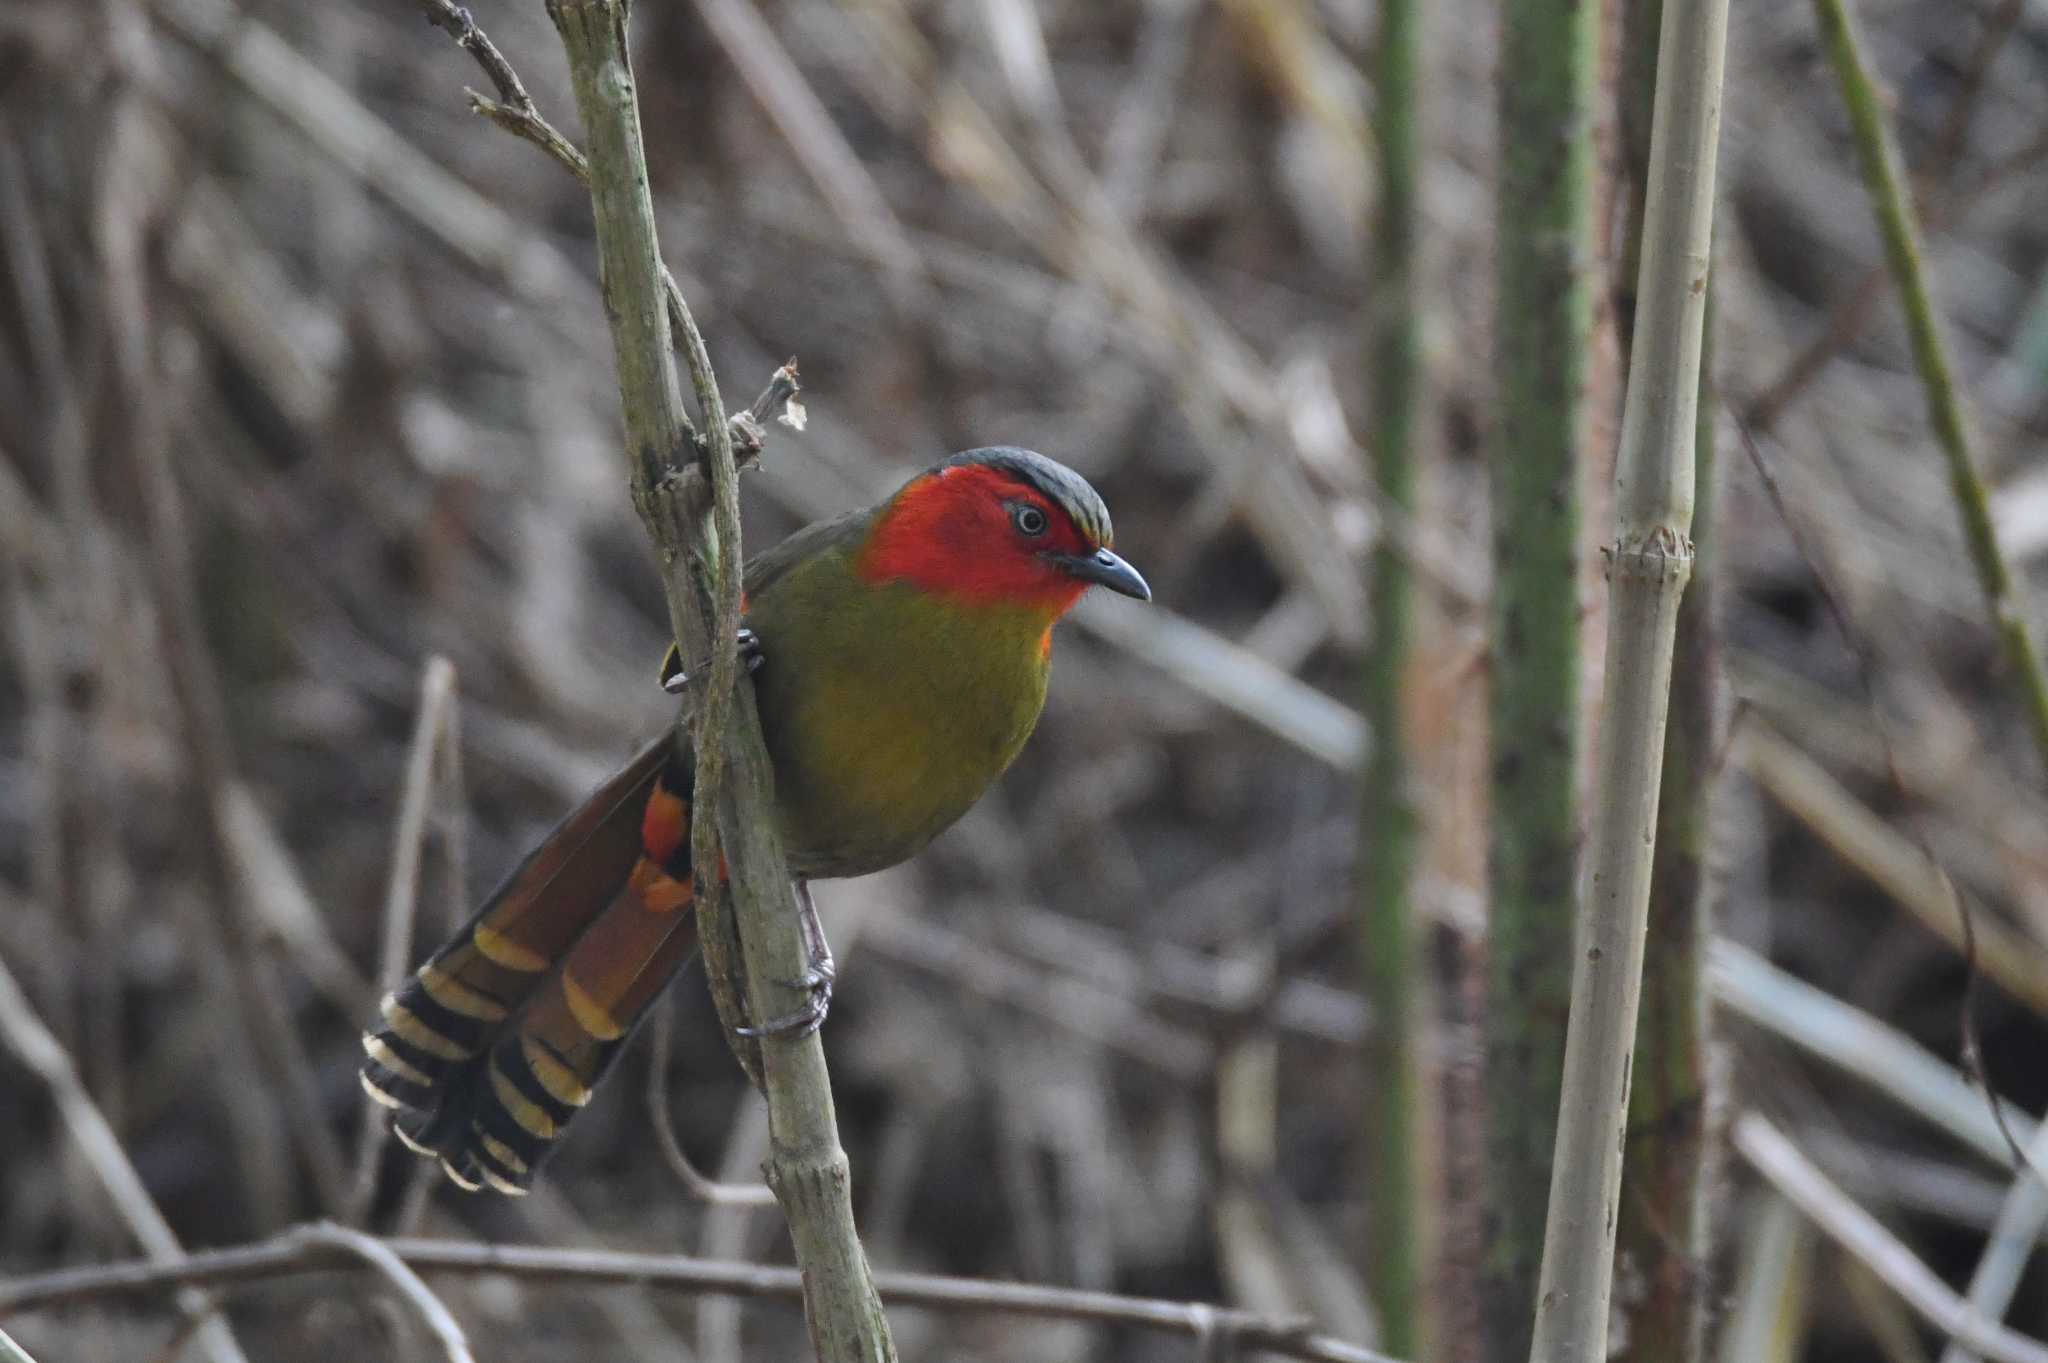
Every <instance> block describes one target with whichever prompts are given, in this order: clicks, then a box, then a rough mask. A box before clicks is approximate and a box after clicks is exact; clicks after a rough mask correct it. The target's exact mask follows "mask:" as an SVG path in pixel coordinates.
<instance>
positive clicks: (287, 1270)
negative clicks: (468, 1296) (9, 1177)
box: [0, 1227, 1394, 1363]
mask: <svg viewBox="0 0 2048 1363" xmlns="http://www.w3.org/2000/svg"><path fill="white" fill-rule="evenodd" d="M309 1229H311V1228H303V1227H302V1228H300V1229H299V1230H296V1231H293V1232H289V1233H287V1234H285V1235H282V1236H279V1237H278V1238H276V1239H273V1240H266V1241H262V1242H259V1243H257V1244H253V1245H241V1246H237V1247H234V1248H231V1249H216V1250H202V1251H200V1252H199V1253H196V1254H193V1255H191V1256H190V1257H188V1258H187V1259H185V1260H184V1261H183V1262H182V1263H177V1264H152V1263H146V1262H142V1261H130V1262H127V1263H118V1264H98V1265H93V1266H91V1267H87V1268H70V1269H60V1270H58V1271H56V1272H53V1273H40V1274H36V1275H35V1276H33V1277H22V1278H15V1279H13V1280H11V1281H7V1282H0V1317H7V1316H12V1315H15V1314H18V1313H20V1312H23V1311H30V1310H45V1309H49V1308H51V1307H58V1306H68V1305H73V1304H76V1303H79V1302H86V1301H93V1300H97V1299H99V1298H102V1297H107V1296H114V1295H126V1294H132V1293H137V1292H161V1291H164V1290H167V1289H169V1288H172V1287H181V1286H182V1287H228V1286H232V1285H235V1284H238V1283H249V1282H262V1281H267V1280H270V1279H273V1278H280V1277H288V1276H290V1275H293V1274H299V1273H313V1272H326V1271H332V1270H336V1269H349V1268H360V1267H361V1266H362V1261H361V1260H360V1259H359V1258H356V1257H354V1256H353V1255H351V1254H349V1253H347V1252H345V1251H343V1250H342V1249H340V1248H339V1247H338V1246H336V1245H335V1244H333V1243H332V1242H331V1241H330V1240H328V1239H324V1238H322V1237H320V1236H315V1235H309V1234H308V1233H307V1232H308V1230H309ZM372 1243H375V1244H378V1245H381V1246H383V1247H384V1248H386V1249H388V1250H390V1252H391V1253H392V1254H394V1255H396V1256H397V1257H398V1258H399V1259H401V1260H403V1261H404V1262H405V1263H406V1264H408V1265H410V1266H411V1267H412V1268H413V1269H415V1270H416V1271H418V1272H421V1273H453V1274H481V1273H492V1274H500V1275H503V1276H505V1277H508V1278H518V1279H521V1280H522V1281H525V1282H530V1283H553V1284H558V1285H563V1286H571V1287H581V1288H587V1287H595V1286H637V1287H653V1288H667V1289H671V1290H677V1291H684V1292H696V1293H703V1294H706V1295H715V1296H725V1297H747V1298H755V1299H760V1300H769V1301H786V1302H794V1301H798V1300H801V1298H802V1295H803V1275H802V1273H801V1271H800V1270H798V1269H794V1268H782V1267H774V1266H770V1265H767V1264H749V1263H736V1262H732V1261H729V1260H719V1259H695V1258H690V1257H688V1256H686V1255H665V1254H621V1253H613V1252H609V1251H604V1250H577V1249H543V1248H536V1247H529V1246H523V1245H478V1244H470V1243H467V1242H460V1241H448V1240H420V1239H390V1240H380V1241H373V1242H372ZM875 1286H876V1287H877V1288H878V1289H879V1290H880V1291H881V1294H882V1296H883V1297H884V1298H885V1299H887V1300H888V1301H889V1302H890V1303H892V1304H893V1305H896V1306H915V1307H922V1308H924V1309H926V1310H932V1311H951V1312H963V1313H980V1314H993V1315H1010V1316H1027V1317H1031V1318H1033V1319H1038V1320H1077V1321H1086V1322H1088V1323H1091V1324H1095V1325H1114V1326H1123V1327H1126V1328H1130V1329H1140V1330H1154V1331H1159V1332H1161V1333H1165V1334H1174V1335H1183V1336H1187V1337H1189V1338H1194V1339H1200V1338H1204V1337H1207V1338H1212V1339H1213V1338H1222V1339H1227V1340H1230V1341H1232V1342H1234V1343H1236V1344H1237V1345H1239V1346H1241V1347H1244V1348H1247V1349H1263V1350H1265V1351H1266V1352H1268V1353H1274V1354H1278V1355H1280V1356H1281V1357H1283V1358H1298V1359H1309V1360H1314V1361H1315V1363H1394V1360H1392V1359H1390V1358H1389V1357H1388V1356H1387V1355H1385V1354H1381V1353H1375V1352H1374V1351H1373V1350H1371V1349H1365V1348H1361V1347H1359V1346H1358V1345H1356V1344H1347V1343H1345V1342H1343V1341H1342V1340H1336V1339H1331V1338H1329V1337H1328V1336H1326V1335H1318V1334H1315V1333H1314V1332H1313V1328H1312V1327H1311V1326H1310V1325H1309V1324H1308V1323H1307V1322H1305V1321H1295V1320H1280V1319H1276V1318H1274V1317H1272V1316H1264V1315H1259V1314H1257V1313H1256V1312H1251V1311H1240V1310H1236V1309H1234V1308H1231V1307H1226V1306H1209V1305H1206V1304H1203V1303H1200V1302H1177V1301H1162V1300H1159V1299H1156V1298H1150V1297H1125V1296H1119V1295H1117V1294H1116V1293H1113V1292H1085V1291H1079V1290H1075V1289H1071V1288H1062V1287H1041V1286H1038V1285H1037V1284H1034V1283H1003V1282H991V1281H988V1280H986V1279H981V1278H948V1277H941V1276H938V1275H936V1274H927V1273H878V1274H876V1275H875Z"/></svg>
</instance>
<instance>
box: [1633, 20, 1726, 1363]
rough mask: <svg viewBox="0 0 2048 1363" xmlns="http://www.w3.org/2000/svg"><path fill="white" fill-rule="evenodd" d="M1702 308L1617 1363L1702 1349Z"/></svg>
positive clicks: (1652, 43) (1639, 173)
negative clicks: (1631, 1282)
mask: <svg viewBox="0 0 2048 1363" xmlns="http://www.w3.org/2000/svg"><path fill="white" fill-rule="evenodd" d="M1663 16H1664V0H1631V2H1630V3H1628V4H1627V5H1626V7H1625V8H1624V9H1623V12H1622V57H1621V61H1622V70H1621V78H1620V88H1621V97H1620V105H1621V117H1620V123H1621V138H1622V154H1623V157H1624V160H1625V164H1626V166H1627V172H1628V202H1629V211H1630V219H1631V224H1630V231H1629V236H1628V240H1627V242H1626V243H1625V251H1626V262H1627V265H1626V268H1627V269H1628V270H1629V274H1628V279H1627V287H1626V290H1625V291H1624V292H1622V295H1621V297H1620V299H1619V300H1618V306H1617V314H1618V316H1617V320H1618V322H1619V324H1620V327H1621V334H1622V336H1623V337H1624V338H1631V337H1633V335H1634V331H1635V288H1634V284H1635V274H1636V272H1637V271H1638V270H1639V269H1640V267H1641V264H1642V245H1643V243H1642V234H1643V216H1644V210H1645V207H1646V196H1647V191H1648V187H1649V169H1650V133H1651V124H1652V122H1653V114H1654V108H1653V106H1654V102H1655V97H1656V82H1657V40H1658V30H1659V29H1660V28H1661V27H1662V23H1663ZM1713 332H1714V307H1713V292H1712V282H1711V275H1710V278H1709V289H1708V297H1707V316H1706V319H1705V321H1704V322H1703V324H1702V335H1701V340H1700V396H1701V399H1703V400H1702V401H1700V402H1699V408H1698V418H1697V421H1698V424H1697V427H1696V432H1695V439H1694V442H1693V459H1694V470H1693V472H1694V493H1693V515H1692V538H1693V558H1694V564H1693V566H1694V573H1693V579H1692V582H1691V584H1690V585H1689V586H1688V588H1687V590H1686V593H1685V595H1684V597H1683V598H1682V599H1681V600H1680V602H1679V606H1678V641H1677V645H1676V651H1675V653H1674V655H1673V664H1672V674H1671V715H1670V722H1669V724H1668V725H1667V726H1666V728H1665V730H1664V775H1663V778H1662V791H1661V794H1660V795H1659V797H1658V802H1657V852H1656V857H1655V860H1654V861H1653V862H1652V864H1651V872H1650V921H1649V939H1648V943H1647V945H1646V947H1645V950H1644V956H1643V998H1642V1010H1641V1013H1640V1015H1639V1016H1638V1017H1637V1020H1636V1057H1637V1058H1636V1065H1635V1082H1634V1083H1633V1084H1632V1085H1631V1086H1630V1092H1629V1117H1628V1134H1627V1148H1626V1151H1625V1153H1624V1155H1623V1158H1622V1182H1623V1185H1624V1186H1626V1187H1629V1188H1632V1189H1634V1190H1636V1191H1635V1193H1634V1195H1632V1196H1630V1197H1628V1198H1626V1199H1624V1200H1623V1203H1622V1208H1621V1225H1620V1228H1619V1231H1618V1240H1617V1244H1618V1245H1619V1253H1620V1255H1621V1257H1622V1259H1623V1260H1624V1261H1625V1262H1627V1263H1629V1264H1631V1265H1633V1266H1634V1269H1635V1272H1636V1276H1637V1277H1638V1279H1639V1280H1640V1282H1641V1283H1642V1289H1641V1291H1639V1292H1636V1293H1633V1294H1631V1296H1630V1299H1629V1300H1628V1301H1627V1303H1626V1304H1625V1305H1624V1306H1623V1308H1622V1309H1623V1310H1624V1311H1625V1312H1626V1314H1627V1318H1628V1331H1627V1333H1628V1338H1629V1341H1630V1352H1631V1356H1632V1357H1635V1358H1641V1359H1660V1360H1668V1361H1669V1363H1691V1361H1692V1360H1696V1359H1698V1358H1700V1357H1701V1355H1702V1349H1703V1348H1704V1345H1705V1321H1706V1312H1705V1309H1704V1307H1705V1301H1704V1293H1703V1291H1702V1288H1703V1287H1704V1285H1705V1283H1706V1282H1707V1274H1706V1273H1705V1271H1704V1265H1705V1264H1706V1262H1707V1258H1708V1254H1709V1253H1710V1249H1711V1241H1710V1235H1709V1231H1708V1225H1707V1214H1708V1210H1709V1207H1708V1198H1707V1195H1706V1190H1707V1186H1708V1180H1709V1164H1710V1162H1711V1161H1712V1159H1713V1151H1712V1148H1711V1144H1710V1138H1709V1134H1708V1125H1707V1114H1708V1107H1709V1094H1708V1091H1707V1088H1708V1076H1709V1070H1708V1067H1707V1064H1706V1049H1705V1038H1706V1034H1707V1026H1708V1008H1707V987H1706V978H1705V976H1706V951H1707V938H1708V934H1709V933H1710V932H1711V931H1712V919H1713V910H1714V901H1715V898H1716V892H1717V889H1718V886H1717V885H1716V884H1715V883H1713V881H1712V880H1711V879H1710V877H1709V867H1708V864H1707V857H1706V852H1707V844H1708V828H1709V822H1710V818H1711V812H1712V811H1711V797H1712V791H1713V785H1714V782H1713V779H1712V777H1713V769H1714V766H1715V754H1716V753H1717V752H1718V751H1719V750H1720V746H1721V732H1722V728H1723V725H1722V716H1721V705H1720V689H1721V687H1720V665H1719V657H1718V655H1719V652H1720V647H1719V644H1720V641H1719V637H1718V635H1719V629H1718V624H1717V621H1716V618H1715V611H1714V604H1713V594H1712V591H1711V587H1712V578H1711V576H1709V575H1708V573H1707V572H1706V571H1705V567H1706V562H1707V556H1708V552H1709V547H1710V535H1711V532H1712V529H1713V507H1714V405H1713V402H1712V401H1711V399H1710V397H1709V395H1708V391H1707V390H1708V387H1709V385H1710V384H1711V383H1712V382H1713V380H1712V368H1713V365H1712V360H1711V354H1712V349H1713V342H1714V335H1713Z"/></svg>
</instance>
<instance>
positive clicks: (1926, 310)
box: [1813, 0, 2048, 769]
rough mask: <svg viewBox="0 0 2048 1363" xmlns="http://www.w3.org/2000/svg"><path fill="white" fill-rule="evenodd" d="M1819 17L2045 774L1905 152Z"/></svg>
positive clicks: (1826, 3)
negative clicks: (1902, 161) (1906, 179)
mask: <svg viewBox="0 0 2048 1363" xmlns="http://www.w3.org/2000/svg"><path fill="white" fill-rule="evenodd" d="M1813 12H1814V18H1815V19H1816V21H1817V22H1818V23H1819V26H1820V37H1821V46H1822V47H1824V48H1825V49H1826V50H1827V54H1828V61H1829V63H1830V64H1831V65H1832V66H1833V67H1834V68H1835V79H1836V80H1837V81H1839V82H1840V84H1841V87H1842V103H1843V105H1844V106H1845V107H1846V108H1847V109H1848V113H1849V127H1850V130H1851V131H1852V133H1853V134H1854V137H1855V142H1856V154H1857V159H1858V160H1859V161H1860V162H1861V163H1862V167H1863V184H1864V187H1865V188H1866V189H1867V190H1869V192H1870V203H1871V207H1872V208H1873V209H1874V210H1875V212H1876V214H1877V228H1878V234H1879V235H1880V236H1881V237H1883V238H1884V253H1885V258H1886V260H1887V261H1889V262H1890V265H1891V271H1892V280H1893V282H1894V283H1895V284H1896V285H1897V286H1898V290H1899V301H1900V303H1901V304H1902V305H1903V306H1904V308H1905V313H1906V336H1907V338H1908V339H1909V340H1910V341H1911V342H1912V346H1913V363H1914V366H1915V368H1917V369H1918V370H1919V372H1920V386H1921V389H1922V390H1923V392H1924V394H1925V396H1926V400H1927V420H1928V423H1929V424H1930V425H1931V426H1933V428H1934V439H1935V443H1937V444H1939V445H1940V446H1941V452H1942V454H1943V455H1944V456H1946V458H1947V459H1948V472H1949V485H1950V487H1951V489H1952V490H1953V492H1954V494H1955V499H1956V510H1957V512H1958V513H1959V514H1960V515H1961V517H1962V521H1963V537H1964V539H1965V540H1966V541H1967V542H1968V544H1969V547H1970V563H1971V566H1973V567H1974V568H1975V569H1976V570H1977V583H1978V586H1979V587H1980V588H1982V590H1983V592H1984V604H1985V607H1986V609H1987V610H1989V612H1990V614H1991V624H1992V628H1993V629H1994V630H1996V631H1997V633H1998V642H1999V646H2000V647H2001V648H2002V649H2003V650H2004V652H2005V660H2006V666H2008V667H2009V668H2011V669H2012V672H2013V675H2014V677H2015V678H2016V679H2017V680H2018V682H2019V687H2020V698H2021V700H2022V701H2024V702H2025V704H2026V707H2027V722H2028V725H2029V727H2030V729H2031V731H2032V733H2033V737H2034V747H2035V749H2036V751H2037V752H2038V753H2039V754H2040V759H2041V764H2042V766H2043V768H2044V769H2048V672H2044V671H2043V669H2042V664H2041V651H2040V650H2039V649H2038V648H2036V647H2035V646H2034V638H2033V630H2032V628H2031V627H2030V626H2029V624H2028V623H2027V614H2026V609H2025V606H2024V603H2023V602H2022V601H2021V600H2020V596H2019V588H2018V586H2017V584H2016V583H2015V581H2014V579H2013V574H2012V569H2011V568H2010V567H2009V566H2008V565H2007V563H2006V558H2005V551H2004V550H2003V549H2001V548H2000V547H1999V543H1998V530H1997V526H1996V524H1995V522H1994V521H1993V520H1992V516H1991V494H1990V492H1989V490H1988V489H1987V488H1986V487H1985V485H1984V474H1983V471H1982V469H1981V468H1980V467H1979V461H1978V458H1977V453H1976V434H1975V431H1974V429H1973V426H1972V423H1971V420H1970V414H1969V409H1968V406H1967V404H1966V403H1965V401H1964V399H1963V394H1962V389H1961V387H1960V386H1959V385H1958V384H1957V382H1956V378H1955V372H1954V370H1953V369H1952V368H1951V367H1950V365H1949V360H1948V343H1947V342H1946V341H1945V340H1944V339H1943V338H1942V330H1941V319H1940V318H1939V317H1938V316H1937V315H1936V313H1935V310H1934V299H1933V295H1932V294H1931V292H1930V291H1929V289H1928V284H1927V271H1926V268H1925V266H1924V265H1923V264H1922V263H1921V255H1920V227H1919V223H1918V221H1917V219H1916V218H1915V216H1914V212H1913V202H1912V198H1911V196H1910V195H1908V194H1907V192H1906V189H1905V186H1904V183H1903V179H1902V177H1901V175H1900V174H1899V156H1898V151H1897V149H1896V148H1895V147H1894V146H1893V145H1892V139H1891V132H1890V129H1889V128H1888V127H1887V126H1886V124H1885V119H1884V109H1883V105H1882V102H1881V101H1880V100H1879V98H1878V94H1877V87H1876V86H1875V84H1873V83H1872V81H1871V79H1870V71H1869V68H1868V67H1867V66H1866V65H1865V64H1864V61H1863V54H1862V51H1861V49H1860V47H1859V45H1858V43H1857V39H1856V26H1855V24H1854V22H1853V21H1852V20H1851V19H1850V17H1849V10H1848V5H1847V3H1846V0H1813Z"/></svg>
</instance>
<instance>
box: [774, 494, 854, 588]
mask: <svg viewBox="0 0 2048 1363" xmlns="http://www.w3.org/2000/svg"><path fill="white" fill-rule="evenodd" d="M874 514H875V513H874V509H873V508H872V507H863V508H862V509H860V510H858V511H849V512H847V513H846V514H845V515H843V516H834V517H833V518H832V519H831V520H829V521H819V522H818V523H817V524H816V525H807V526H805V527H804V528H803V529H801V530H799V531H797V532H796V533H795V534H794V535H791V536H790V537H789V538H788V539H786V540H784V541H782V543H780V544H778V545H776V546H775V547H774V548H772V549H764V550H762V551H761V552H760V553H758V554H756V555H754V556H753V557H752V558H750V559H748V560H747V573H746V584H747V594H748V595H749V596H759V595H760V594H761V593H762V592H765V591H767V590H768V589H769V588H770V587H772V586H774V585H775V582H776V580H777V579H778V578H780V577H782V576H783V575H784V574H785V573H787V572H788V571H789V570H790V569H791V568H794V567H795V566H796V565H797V564H799V563H801V562H803V561H804V560H805V559H807V558H809V557H810V556H811V555H812V554H815V553H817V552H818V551H819V550H820V549H823V548H825V547H826V546H827V545H830V544H832V543H833V542H834V541H836V540H840V539H844V538H847V537H849V536H851V535H852V534H853V533H854V531H855V529H856V527H857V526H859V525H860V523H861V522H862V521H864V520H866V519H868V518H870V517H872V516H873V515H874Z"/></svg>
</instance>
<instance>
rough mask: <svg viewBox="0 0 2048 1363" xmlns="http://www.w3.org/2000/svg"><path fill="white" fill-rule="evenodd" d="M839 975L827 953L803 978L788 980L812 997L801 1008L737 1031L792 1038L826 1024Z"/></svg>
mask: <svg viewBox="0 0 2048 1363" xmlns="http://www.w3.org/2000/svg"><path fill="white" fill-rule="evenodd" d="M821 967H822V968H821ZM837 978H838V974H837V970H836V967H835V966H834V965H833V963H832V959H831V958H830V957H829V956H828V957H827V958H826V959H825V960H824V961H822V962H819V963H816V964H813V965H812V966H811V968H810V969H808V970H806V971H805V972H804V973H803V976H802V978H800V979H795V980H790V981H789V982H788V983H789V986H790V988H792V989H802V990H805V991H807V992H808V994H809V997H808V998H806V999H805V1000H804V1003H803V1006H802V1007H801V1008H794V1009H791V1010H790V1011H789V1012H787V1013H784V1014H783V1015H782V1016H780V1017H772V1018H769V1019H768V1020H767V1021H766V1022H764V1023H762V1024H761V1025H760V1026H758V1027H738V1028H735V1029H734V1030H735V1031H737V1032H738V1033H739V1034H740V1035H741V1036H750V1037H764V1036H782V1037H788V1038H789V1039H791V1040H792V1041H794V1040H797V1039H799V1038H802V1037H807V1036H809V1035H810V1034H811V1033H812V1032H815V1031H817V1030H818V1029H819V1028H820V1027H823V1026H824V1025H825V1015H826V1014H828V1013H830V1012H831V1011H832V984H833V981H834V980H836V979H837Z"/></svg>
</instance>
